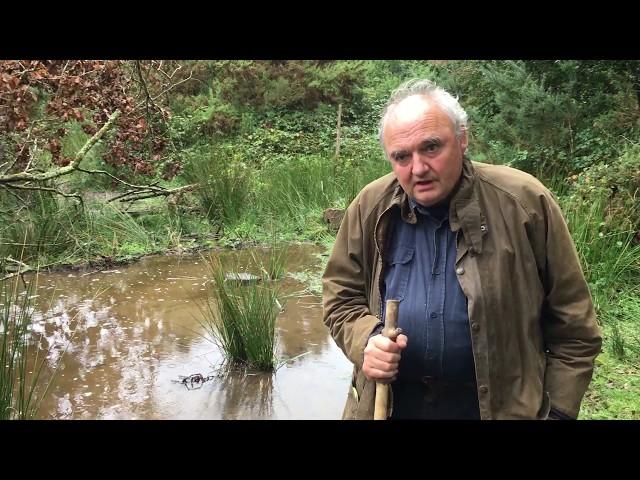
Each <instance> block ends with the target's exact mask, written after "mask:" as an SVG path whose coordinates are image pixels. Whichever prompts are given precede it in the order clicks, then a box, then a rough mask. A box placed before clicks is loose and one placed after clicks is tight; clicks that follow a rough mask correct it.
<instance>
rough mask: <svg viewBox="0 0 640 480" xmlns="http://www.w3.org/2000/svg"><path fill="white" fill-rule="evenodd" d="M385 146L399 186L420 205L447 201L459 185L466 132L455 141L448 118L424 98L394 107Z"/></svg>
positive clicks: (387, 124) (389, 118)
mask: <svg viewBox="0 0 640 480" xmlns="http://www.w3.org/2000/svg"><path fill="white" fill-rule="evenodd" d="M383 143H384V150H385V153H386V155H387V158H389V161H390V162H391V166H392V168H393V172H394V173H395V174H396V177H397V178H398V181H399V182H400V185H401V186H402V188H403V189H404V191H405V192H407V194H408V195H409V196H411V197H413V198H414V199H415V200H416V201H417V202H418V203H420V204H421V205H424V206H425V207H429V206H431V205H435V204H436V203H438V202H440V201H442V200H444V199H445V198H446V197H447V196H448V195H449V193H451V191H452V190H453V188H454V187H455V186H456V184H457V183H458V179H459V178H460V174H461V173H462V157H463V155H464V152H465V151H466V149H467V135H466V132H463V133H462V134H461V135H460V138H456V135H455V130H454V126H453V123H452V122H451V120H450V119H449V117H448V116H447V114H446V113H444V111H442V109H440V107H438V106H437V105H436V104H435V103H433V102H431V101H430V100H428V99H426V98H425V97H423V96H419V95H414V96H411V97H407V98H405V99H404V100H402V101H401V102H400V103H399V104H398V105H396V106H395V108H394V109H393V110H392V111H391V112H390V114H389V116H388V118H387V121H386V124H385V128H384V135H383Z"/></svg>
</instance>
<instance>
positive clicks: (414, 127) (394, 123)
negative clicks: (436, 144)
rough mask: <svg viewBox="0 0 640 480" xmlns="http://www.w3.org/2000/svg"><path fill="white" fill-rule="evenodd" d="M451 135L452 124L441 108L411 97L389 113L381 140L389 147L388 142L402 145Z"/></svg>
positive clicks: (415, 96) (420, 98)
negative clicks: (431, 137) (410, 141)
mask: <svg viewBox="0 0 640 480" xmlns="http://www.w3.org/2000/svg"><path fill="white" fill-rule="evenodd" d="M453 133H454V127H453V123H452V122H451V119H450V118H449V116H448V115H447V114H446V113H445V112H444V111H443V110H442V108H440V107H439V106H438V105H437V104H435V103H434V102H433V101H431V100H429V99H427V98H425V97H423V96H419V95H413V96H411V97H407V98H405V99H404V100H402V101H401V102H400V103H398V104H397V105H396V106H395V107H394V108H393V109H392V110H391V111H390V112H389V114H388V115H387V119H386V121H385V125H384V138H383V140H384V143H385V145H389V143H390V142H392V143H398V142H401V143H404V142H406V141H409V140H421V139H422V138H423V137H428V136H443V135H449V134H451V135H452V134H453ZM415 137H420V138H415Z"/></svg>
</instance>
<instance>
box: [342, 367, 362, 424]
mask: <svg viewBox="0 0 640 480" xmlns="http://www.w3.org/2000/svg"><path fill="white" fill-rule="evenodd" d="M366 383H367V377H365V375H364V373H362V372H361V371H360V372H358V373H357V374H356V372H355V371H354V373H353V374H352V375H351V384H350V385H349V393H348V394H347V403H346V405H345V407H344V412H343V413H342V419H343V420H358V419H360V418H362V409H363V405H362V404H363V396H364V393H365V391H364V390H365V384H366ZM364 403H366V401H365V402H364ZM364 407H365V409H366V406H364Z"/></svg>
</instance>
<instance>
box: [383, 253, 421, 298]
mask: <svg viewBox="0 0 640 480" xmlns="http://www.w3.org/2000/svg"><path fill="white" fill-rule="evenodd" d="M413 255H414V249H413V248H411V247H403V246H402V245H400V246H398V247H397V248H396V250H395V252H393V255H392V257H391V258H390V259H389V266H388V269H389V270H388V273H387V277H386V279H387V280H388V281H387V293H386V296H387V298H393V299H396V300H403V299H404V297H405V295H406V294H407V285H408V283H409V273H411V264H412V263H413V262H412V261H413Z"/></svg>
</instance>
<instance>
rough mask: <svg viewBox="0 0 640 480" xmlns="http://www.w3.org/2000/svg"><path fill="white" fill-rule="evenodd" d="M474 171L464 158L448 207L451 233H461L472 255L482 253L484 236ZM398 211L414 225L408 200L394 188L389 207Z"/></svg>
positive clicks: (400, 191) (401, 192) (402, 191)
mask: <svg viewBox="0 0 640 480" xmlns="http://www.w3.org/2000/svg"><path fill="white" fill-rule="evenodd" d="M476 181H477V176H476V171H475V168H474V167H473V164H472V163H471V160H469V159H468V158H466V157H465V158H464V160H463V162H462V174H461V175H460V182H459V183H458V185H457V186H456V190H455V191H454V194H453V196H452V197H451V201H450V204H449V225H450V226H451V231H452V232H457V231H458V230H462V234H463V235H464V239H465V241H466V243H467V245H468V246H469V247H470V251H471V253H474V254H480V253H482V239H483V237H484V235H486V233H487V225H486V221H485V216H484V214H483V212H482V209H481V208H480V201H479V200H478V191H477V189H476V188H475V185H476ZM394 205H398V206H399V207H400V215H401V216H402V219H403V220H404V221H405V222H408V223H416V215H415V212H414V211H413V209H412V208H411V204H410V201H409V196H408V195H407V194H406V192H405V191H404V190H403V189H402V187H401V186H400V184H397V186H396V190H395V192H394V195H393V198H392V200H391V204H390V205H389V206H390V207H391V206H394Z"/></svg>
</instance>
